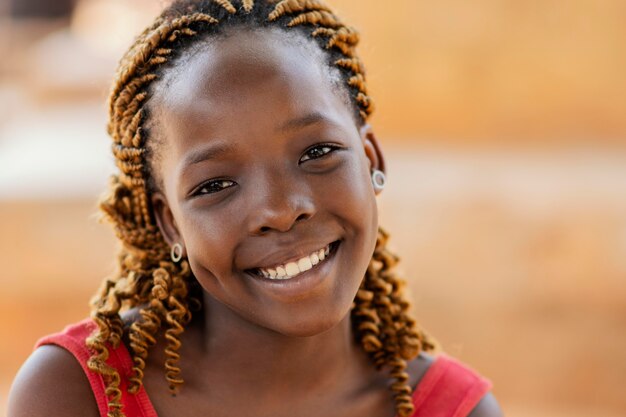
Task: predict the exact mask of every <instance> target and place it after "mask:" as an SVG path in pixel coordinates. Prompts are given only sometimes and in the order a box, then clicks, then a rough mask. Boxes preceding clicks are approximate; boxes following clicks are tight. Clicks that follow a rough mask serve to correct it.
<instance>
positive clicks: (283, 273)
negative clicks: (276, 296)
mask: <svg viewBox="0 0 626 417" xmlns="http://www.w3.org/2000/svg"><path fill="white" fill-rule="evenodd" d="M337 246H339V241H336V242H333V243H331V244H329V245H326V246H325V247H323V248H321V249H318V250H316V251H313V252H311V253H310V254H309V255H307V256H303V257H302V258H300V259H296V260H294V261H290V262H285V263H283V264H279V265H275V266H273V267H271V268H255V269H253V270H252V273H254V274H255V275H258V276H260V277H263V278H267V279H271V280H287V279H291V278H295V277H297V276H298V275H300V274H302V273H303V272H306V271H308V270H310V269H313V268H315V267H317V266H318V265H320V264H322V263H324V261H325V260H326V259H328V257H329V256H330V255H331V254H332V253H333V252H334V251H335V249H336V248H337Z"/></svg>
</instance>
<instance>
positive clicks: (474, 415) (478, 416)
mask: <svg viewBox="0 0 626 417" xmlns="http://www.w3.org/2000/svg"><path fill="white" fill-rule="evenodd" d="M503 416H504V414H502V410H501V409H500V405H499V404H498V401H496V397H494V395H493V394H492V393H490V392H488V393H487V394H486V395H485V396H484V397H483V398H481V400H480V401H479V402H478V404H476V407H474V409H473V410H472V412H471V413H469V415H468V417H503Z"/></svg>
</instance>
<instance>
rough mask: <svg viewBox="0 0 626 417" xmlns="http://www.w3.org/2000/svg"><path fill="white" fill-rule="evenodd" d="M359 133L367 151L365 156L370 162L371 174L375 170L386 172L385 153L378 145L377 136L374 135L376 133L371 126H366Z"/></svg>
mask: <svg viewBox="0 0 626 417" xmlns="http://www.w3.org/2000/svg"><path fill="white" fill-rule="evenodd" d="M359 133H360V135H361V142H362V143H363V148H364V149H365V156H367V159H368V160H369V162H370V172H372V171H373V170H375V169H378V170H380V171H382V172H383V173H386V172H385V158H384V157H383V151H382V149H381V148H380V145H379V144H378V140H377V139H376V135H374V131H373V130H372V126H370V125H369V124H367V123H366V124H364V125H363V126H362V127H361V128H360V129H359Z"/></svg>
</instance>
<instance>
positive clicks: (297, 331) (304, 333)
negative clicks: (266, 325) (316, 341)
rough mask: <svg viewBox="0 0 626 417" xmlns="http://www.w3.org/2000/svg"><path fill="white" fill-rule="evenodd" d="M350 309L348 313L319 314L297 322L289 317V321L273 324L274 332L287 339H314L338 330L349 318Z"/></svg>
mask: <svg viewBox="0 0 626 417" xmlns="http://www.w3.org/2000/svg"><path fill="white" fill-rule="evenodd" d="M349 315H350V311H349V307H348V310H346V311H341V312H340V311H333V312H328V311H327V312H319V311H318V312H317V314H313V315H312V316H311V317H310V318H309V317H307V318H301V319H298V320H295V317H294V316H292V317H288V318H287V320H277V321H274V322H273V325H272V330H274V331H275V332H277V333H280V334H282V335H283V336H287V337H314V336H318V335H321V334H324V333H326V332H329V331H332V330H333V329H336V328H337V327H338V326H340V325H342V324H343V323H344V321H345V320H346V319H347V318H348V317H349Z"/></svg>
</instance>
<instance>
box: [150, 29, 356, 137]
mask: <svg viewBox="0 0 626 417" xmlns="http://www.w3.org/2000/svg"><path fill="white" fill-rule="evenodd" d="M199 42H200V44H199V45H197V46H196V47H195V48H194V49H193V50H192V51H190V53H188V54H187V55H186V56H185V53H184V52H183V56H182V57H181V58H180V60H179V62H177V63H176V64H175V68H174V69H173V70H170V71H169V72H168V73H166V74H165V78H164V80H162V82H161V83H160V87H159V89H158V90H157V94H156V95H157V99H156V106H155V107H156V110H157V111H156V114H157V115H158V117H159V119H160V121H162V122H164V123H159V124H160V125H161V126H160V128H161V129H163V130H165V133H166V134H167V133H180V128H181V125H182V126H184V128H185V129H186V130H188V131H189V130H193V129H194V127H199V128H202V129H205V128H206V127H208V125H209V124H211V122H212V121H219V122H220V125H222V126H224V125H225V124H228V120H229V119H231V120H232V119H234V121H235V122H236V121H238V120H242V118H246V117H253V118H254V119H255V120H254V122H255V123H264V122H265V123H272V122H274V123H281V121H283V120H286V119H289V118H290V117H297V116H299V115H302V114H306V113H313V112H319V111H320V110H326V111H328V110H332V111H333V112H334V113H336V114H335V116H338V115H339V114H337V113H341V116H347V117H349V118H350V119H351V121H352V117H351V109H350V108H349V104H348V102H349V100H348V99H347V96H346V95H347V91H346V90H345V88H344V87H339V86H340V85H341V82H340V81H341V77H340V75H339V72H338V70H337V69H336V68H330V67H329V66H328V65H327V64H326V63H325V56H324V53H323V52H322V50H321V49H320V48H319V47H318V46H317V45H316V44H315V43H314V41H313V40H309V39H306V38H305V37H304V36H302V35H300V34H297V35H296V36H295V37H294V36H293V35H291V36H289V35H287V34H285V33H284V32H283V31H281V30H276V29H261V30H244V31H238V32H233V33H228V32H227V33H226V34H225V35H223V36H220V37H219V38H213V39H209V40H208V41H199ZM198 122H200V123H198ZM199 125H201V126H199ZM172 130H176V132H172Z"/></svg>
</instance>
